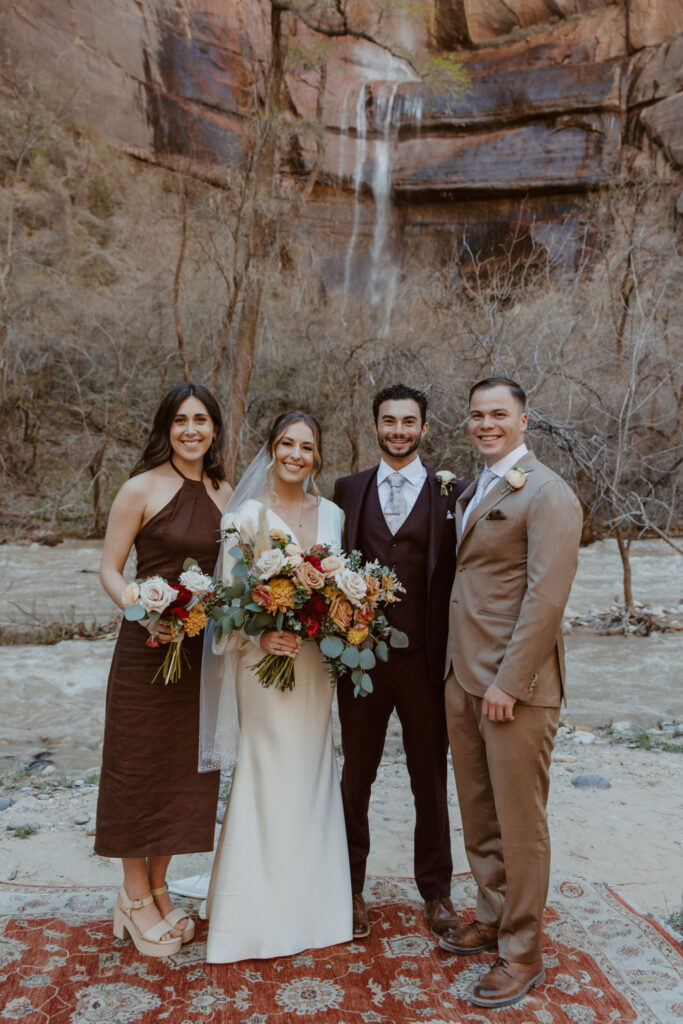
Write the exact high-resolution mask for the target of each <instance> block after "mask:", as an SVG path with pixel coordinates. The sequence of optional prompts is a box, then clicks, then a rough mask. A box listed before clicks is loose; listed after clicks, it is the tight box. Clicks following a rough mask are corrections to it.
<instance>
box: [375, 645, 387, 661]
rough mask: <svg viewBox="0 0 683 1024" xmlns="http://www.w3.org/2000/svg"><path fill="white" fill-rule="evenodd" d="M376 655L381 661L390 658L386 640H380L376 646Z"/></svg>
mask: <svg viewBox="0 0 683 1024" xmlns="http://www.w3.org/2000/svg"><path fill="white" fill-rule="evenodd" d="M375 656H376V657H378V658H379V660H380V661H388V660H389V648H388V647H387V645H386V644H385V642H384V640H380V641H379V643H378V644H377V646H376V647H375Z"/></svg>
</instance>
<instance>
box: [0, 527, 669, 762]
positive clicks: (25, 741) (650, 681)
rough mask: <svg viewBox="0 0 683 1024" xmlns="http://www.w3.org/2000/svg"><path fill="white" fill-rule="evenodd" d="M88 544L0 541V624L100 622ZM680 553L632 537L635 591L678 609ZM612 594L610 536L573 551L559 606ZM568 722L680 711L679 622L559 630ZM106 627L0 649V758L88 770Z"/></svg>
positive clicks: (579, 605)
mask: <svg viewBox="0 0 683 1024" xmlns="http://www.w3.org/2000/svg"><path fill="white" fill-rule="evenodd" d="M99 555H100V545H99V544H97V543H94V542H79V541H67V542H65V543H63V544H61V545H59V546H58V547H55V548H47V547H41V546H39V545H37V544H32V545H30V546H20V545H15V544H5V545H3V546H2V547H0V573H1V574H2V580H3V586H2V588H1V590H2V593H1V594H0V624H2V626H3V627H8V626H11V625H15V626H18V625H20V626H21V627H22V628H27V627H30V625H31V624H35V625H36V627H38V626H39V625H40V624H41V623H48V622H55V621H63V622H69V623H77V622H85V623H86V624H87V625H90V624H92V623H93V622H98V623H100V624H106V623H108V622H111V621H112V619H113V617H114V616H115V614H116V609H115V608H114V606H113V605H112V603H111V601H110V600H109V598H108V597H107V596H106V595H105V594H104V592H103V591H102V589H101V588H100V585H99V580H98V575H97V571H98V562H99ZM682 570H683V559H681V557H680V556H679V555H677V554H676V553H675V552H673V551H672V550H671V548H669V547H668V546H667V545H665V544H664V543H663V542H660V541H642V542H639V543H637V544H634V554H633V576H634V593H635V597H636V600H638V601H641V602H642V603H643V604H647V605H648V606H649V607H651V608H653V609H668V610H670V611H672V612H678V613H680V612H681V608H682V602H683V571H682ZM619 597H620V563H619V558H618V555H617V551H616V546H615V545H614V544H613V543H612V542H611V541H601V542H599V543H596V544H594V545H592V546H591V547H590V548H586V549H584V550H582V552H581V556H580V564H579V572H578V574H577V578H576V581H575V584H574V588H573V590H572V594H571V597H570V601H569V606H568V615H578V614H585V613H587V612H589V611H591V610H596V611H597V610H606V609H608V608H609V607H610V605H612V604H613V603H615V602H616V601H618V600H619ZM565 639H566V645H567V666H568V693H569V706H568V707H567V708H566V709H565V710H564V711H563V715H562V717H563V719H564V721H565V722H567V723H568V724H576V725H588V726H596V725H601V724H604V723H607V722H610V721H624V720H629V721H631V722H632V723H633V724H636V723H640V724H643V725H652V724H653V723H655V722H658V721H665V722H671V721H681V720H683V686H682V685H681V684H682V682H683V669H682V667H681V666H683V633H680V632H678V633H666V634H662V633H653V634H651V635H650V636H649V637H634V636H609V637H601V636H595V635H593V634H590V633H586V632H583V631H581V632H573V633H569V634H568V635H567V636H566V638H565ZM113 648H114V639H113V636H111V635H110V636H105V637H104V638H102V639H98V640H64V641H62V642H60V643H57V644H52V645H29V646H5V647H2V648H0V757H2V758H4V760H3V761H0V769H1V768H2V765H3V764H4V765H5V766H11V765H12V764H13V763H17V761H18V760H21V759H25V758H26V757H28V756H29V755H32V754H35V753H37V752H38V751H39V750H43V749H49V750H50V751H52V752H53V753H54V755H55V761H56V763H57V765H58V766H59V767H60V768H63V769H65V770H69V771H86V770H87V769H89V768H93V769H95V768H96V767H97V765H98V764H99V759H100V744H101V738H102V726H103V712H104V693H105V687H106V680H107V673H108V669H109V662H110V659H111V655H112V651H113Z"/></svg>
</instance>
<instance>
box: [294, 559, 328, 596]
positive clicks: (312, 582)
mask: <svg viewBox="0 0 683 1024" xmlns="http://www.w3.org/2000/svg"><path fill="white" fill-rule="evenodd" d="M294 579H295V580H296V581H297V583H298V584H299V586H301V587H305V588H306V590H307V591H308V592H309V594H310V592H311V591H312V590H320V588H321V587H322V585H323V583H324V582H325V577H324V576H323V574H322V573H321V572H319V570H318V569H316V567H315V566H314V565H311V563H310V562H301V564H300V565H298V566H297V568H296V572H295V573H294Z"/></svg>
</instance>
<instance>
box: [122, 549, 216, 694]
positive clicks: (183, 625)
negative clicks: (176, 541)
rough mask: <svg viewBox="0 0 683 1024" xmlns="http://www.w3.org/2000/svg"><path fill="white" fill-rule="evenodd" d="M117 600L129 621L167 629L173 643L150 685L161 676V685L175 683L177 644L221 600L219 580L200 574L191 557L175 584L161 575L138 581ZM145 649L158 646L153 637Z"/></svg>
mask: <svg viewBox="0 0 683 1024" xmlns="http://www.w3.org/2000/svg"><path fill="white" fill-rule="evenodd" d="M121 598H122V600H123V604H124V610H123V614H124V616H125V618H127V619H129V620H131V621H133V622H134V621H140V620H142V619H146V620H150V621H152V622H161V623H163V624H164V625H167V626H170V627H171V629H172V631H173V640H172V641H171V642H170V644H169V645H168V650H167V651H166V656H165V658H164V660H163V662H162V664H161V666H160V667H159V671H158V672H157V674H156V675H155V676H154V679H152V682H154V681H155V680H156V678H157V676H159V675H160V674H162V673H163V676H164V685H166V684H168V683H169V682H172V683H177V682H178V680H179V679H180V677H181V675H182V657H181V644H182V642H183V638H184V637H185V636H196V635H197V633H201V631H202V630H203V629H204V627H205V626H206V624H207V622H208V621H209V615H210V614H211V612H212V611H213V610H214V608H216V607H217V606H219V605H220V604H221V603H222V602H223V601H224V600H225V587H224V586H223V583H222V582H221V580H217V579H214V578H213V577H212V576H207V575H206V573H203V572H202V571H201V569H200V568H199V566H198V565H197V563H196V562H195V560H194V559H193V558H188V559H186V560H185V562H184V563H183V571H182V573H181V574H180V576H179V577H178V580H177V581H176V582H175V583H168V581H167V580H165V579H164V578H163V576H149V577H147V579H138V580H135V582H134V583H129V584H127V586H126V587H125V588H124V590H123V593H122V594H121ZM145 643H146V644H147V646H148V647H158V646H159V641H158V640H155V638H154V637H153V636H150V637H148V639H147V640H145Z"/></svg>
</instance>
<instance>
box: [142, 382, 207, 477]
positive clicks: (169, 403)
mask: <svg viewBox="0 0 683 1024" xmlns="http://www.w3.org/2000/svg"><path fill="white" fill-rule="evenodd" d="M186 398H196V399H198V400H199V401H200V402H201V403H202V405H203V406H204V407H205V409H206V411H207V412H208V414H209V416H210V417H211V422H212V423H213V425H214V427H215V428H216V436H215V438H214V439H213V441H212V442H211V447H210V448H209V450H208V452H206V453H205V455H204V472H205V473H206V475H207V476H208V478H209V480H210V481H211V483H212V484H213V487H214V489H215V490H218V488H219V487H220V484H221V481H222V480H225V467H224V466H223V448H224V446H225V423H224V422H223V415H222V413H221V407H220V405H219V404H218V401H217V400H216V397H215V395H213V394H212V393H211V392H210V391H209V389H208V388H206V387H204V385H203V384H193V383H192V382H191V381H188V382H187V383H183V384H178V385H176V387H174V388H171V390H170V391H168V392H167V393H166V394H165V395H164V397H163V398H162V399H161V403H160V405H159V408H158V409H157V411H156V413H155V414H154V422H153V423H152V429H151V431H150V435H149V440H148V441H147V447H146V448H145V450H144V452H143V453H142V455H141V456H140V458H139V459H138V461H137V462H136V463H135V465H134V466H133V469H132V470H131V474H130V475H131V476H137V475H138V473H144V472H145V471H146V470H148V469H154V467H155V466H160V465H161V464H162V463H163V462H167V461H168V460H169V459H170V458H171V456H172V454H173V449H172V448H171V440H170V435H171V426H172V425H173V420H174V419H175V415H176V413H177V412H178V409H179V408H180V406H181V405H182V404H183V402H184V401H185V399H186Z"/></svg>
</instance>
